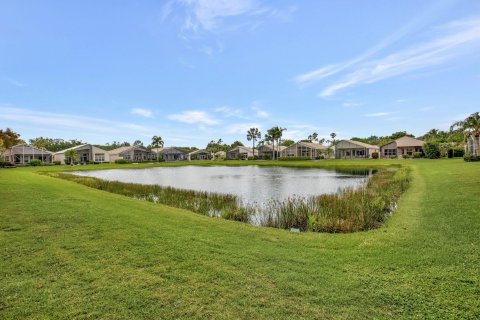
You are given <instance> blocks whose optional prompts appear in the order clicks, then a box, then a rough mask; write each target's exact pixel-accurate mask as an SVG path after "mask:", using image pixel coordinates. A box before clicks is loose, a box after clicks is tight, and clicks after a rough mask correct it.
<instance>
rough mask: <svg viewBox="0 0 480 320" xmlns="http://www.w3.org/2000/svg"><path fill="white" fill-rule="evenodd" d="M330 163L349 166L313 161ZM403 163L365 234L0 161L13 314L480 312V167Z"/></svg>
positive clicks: (2, 280)
mask: <svg viewBox="0 0 480 320" xmlns="http://www.w3.org/2000/svg"><path fill="white" fill-rule="evenodd" d="M325 163H326V165H327V166H337V165H340V166H341V165H345V164H349V162H342V161H324V162H308V163H307V162H306V163H304V165H308V166H311V165H325ZM355 163H356V164H358V165H365V166H369V165H370V164H371V161H369V162H367V161H358V162H355ZM379 163H383V162H379ZM384 163H392V162H390V161H385V162H384ZM399 163H403V164H406V165H410V166H411V167H412V177H413V181H412V183H411V186H410V188H409V190H407V192H406V193H405V194H404V196H403V197H402V198H401V200H400V203H399V209H398V211H397V212H395V214H394V216H393V217H392V218H390V219H389V221H388V222H387V224H386V225H385V226H384V227H382V228H380V229H377V230H372V231H369V232H360V233H355V234H316V233H302V234H293V233H290V232H287V231H283V230H277V229H270V228H259V227H253V226H250V225H247V224H244V223H237V222H232V221H226V220H221V219H214V218H208V217H204V216H200V215H197V214H194V213H191V212H188V211H184V210H180V209H176V208H170V207H166V206H162V205H155V204H152V203H148V202H143V201H139V200H134V199H129V198H127V197H123V196H119V195H115V194H110V193H106V192H103V191H98V190H94V189H90V188H87V187H85V186H82V185H79V184H75V183H73V182H69V181H64V180H60V179H55V178H51V177H47V176H42V175H39V174H38V173H37V172H36V171H38V170H46V168H45V167H43V168H19V169H11V170H1V171H0V201H1V206H0V244H1V247H0V250H1V251H0V270H1V273H0V318H2V319H19V318H77V319H98V318H105V319H132V318H135V319H137V318H145V319H152V318H204V319H212V318H217V319H227V318H228V319H231V318H244V319H251V318H265V319H267V318H268V319H272V318H312V319H313V318H327V319H330V318H331V319H361V318H365V319H366V318H418V319H425V318H442V319H443V318H464V319H465V318H466V319H468V318H470V319H475V318H479V317H480V302H479V299H478V297H479V296H480V269H479V266H480V248H479V247H480V165H479V164H477V163H464V162H462V161H458V160H438V161H433V160H418V161H399ZM289 165H291V164H289ZM48 169H49V168H48ZM53 169H54V170H57V169H58V168H52V170H53Z"/></svg>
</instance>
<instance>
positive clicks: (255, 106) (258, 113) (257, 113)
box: [252, 101, 269, 118]
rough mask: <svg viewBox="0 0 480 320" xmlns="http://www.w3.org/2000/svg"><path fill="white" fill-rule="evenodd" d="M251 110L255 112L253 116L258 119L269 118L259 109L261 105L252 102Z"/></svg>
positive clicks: (266, 113)
mask: <svg viewBox="0 0 480 320" xmlns="http://www.w3.org/2000/svg"><path fill="white" fill-rule="evenodd" d="M252 110H253V111H255V116H257V117H258V118H268V116H269V114H268V112H267V111H265V110H263V109H262V108H261V103H260V102H258V101H254V102H253V104H252Z"/></svg>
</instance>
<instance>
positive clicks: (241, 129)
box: [226, 123, 262, 135]
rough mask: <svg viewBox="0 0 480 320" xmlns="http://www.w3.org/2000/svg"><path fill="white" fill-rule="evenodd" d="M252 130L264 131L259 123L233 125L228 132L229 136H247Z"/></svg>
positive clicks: (229, 126)
mask: <svg viewBox="0 0 480 320" xmlns="http://www.w3.org/2000/svg"><path fill="white" fill-rule="evenodd" d="M250 128H258V129H260V131H261V129H262V126H261V125H260V124H258V123H232V124H229V125H228V126H227V127H226V131H227V133H229V134H245V135H246V134H247V131H248V130H249V129H250Z"/></svg>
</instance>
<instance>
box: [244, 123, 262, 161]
mask: <svg viewBox="0 0 480 320" xmlns="http://www.w3.org/2000/svg"><path fill="white" fill-rule="evenodd" d="M260 138H262V133H261V132H260V130H258V128H250V130H248V131H247V140H248V141H252V144H253V146H252V147H253V148H252V149H253V156H254V157H255V141H257V139H260Z"/></svg>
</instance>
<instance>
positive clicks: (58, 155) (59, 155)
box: [53, 144, 110, 163]
mask: <svg viewBox="0 0 480 320" xmlns="http://www.w3.org/2000/svg"><path fill="white" fill-rule="evenodd" d="M68 150H75V151H77V161H78V162H80V163H88V162H90V161H95V162H110V155H109V154H108V151H105V150H103V149H100V148H98V147H95V146H94V145H91V144H81V145H79V146H75V147H72V148H68V149H65V150H62V151H58V152H55V153H54V154H53V160H54V161H60V162H61V163H70V160H69V159H68V157H66V156H65V152H66V151H68ZM65 161H66V162H65Z"/></svg>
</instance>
